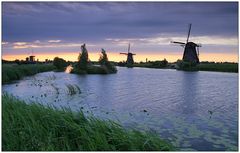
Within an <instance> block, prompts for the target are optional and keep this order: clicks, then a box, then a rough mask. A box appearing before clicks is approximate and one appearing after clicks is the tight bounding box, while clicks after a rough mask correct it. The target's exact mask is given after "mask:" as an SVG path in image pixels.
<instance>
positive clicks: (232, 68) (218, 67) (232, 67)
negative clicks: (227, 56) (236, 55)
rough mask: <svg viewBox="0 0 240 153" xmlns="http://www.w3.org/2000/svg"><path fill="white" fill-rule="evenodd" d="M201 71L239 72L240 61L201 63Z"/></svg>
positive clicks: (199, 68) (199, 67)
mask: <svg viewBox="0 0 240 153" xmlns="http://www.w3.org/2000/svg"><path fill="white" fill-rule="evenodd" d="M197 68H198V70H199V71H218V72H235V73H238V63H200V64H199V65H198V66H197Z"/></svg>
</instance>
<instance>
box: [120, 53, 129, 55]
mask: <svg viewBox="0 0 240 153" xmlns="http://www.w3.org/2000/svg"><path fill="white" fill-rule="evenodd" d="M120 54H124V55H127V54H128V53H120Z"/></svg>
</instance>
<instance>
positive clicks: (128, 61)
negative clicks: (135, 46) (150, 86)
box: [120, 43, 136, 67]
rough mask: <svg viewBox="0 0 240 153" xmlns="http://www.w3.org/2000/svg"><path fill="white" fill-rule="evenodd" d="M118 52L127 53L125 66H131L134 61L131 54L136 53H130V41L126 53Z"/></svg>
mask: <svg viewBox="0 0 240 153" xmlns="http://www.w3.org/2000/svg"><path fill="white" fill-rule="evenodd" d="M120 54H124V55H127V61H126V63H127V66H128V67H132V65H133V63H134V61H133V55H136V54H133V53H130V43H129V44H128V52H127V53H120Z"/></svg>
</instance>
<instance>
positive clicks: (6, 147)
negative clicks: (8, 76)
mask: <svg viewBox="0 0 240 153" xmlns="http://www.w3.org/2000/svg"><path fill="white" fill-rule="evenodd" d="M2 107H3V109H2V111H3V112H2V115H3V118H2V150H3V151H81V150H83V151H107V150H111V151H114V150H122V151H127V150H132V151H140V150H155V151H168V150H173V149H174V148H173V147H172V145H170V144H168V143H167V142H165V141H163V140H161V139H160V138H159V137H158V136H156V135H154V134H149V133H143V132H139V131H135V130H126V129H124V128H122V127H121V126H120V125H118V124H117V123H114V122H111V121H101V120H98V119H96V118H94V117H85V116H84V114H83V113H82V112H78V113H74V112H71V111H70V110H67V109H65V110H55V109H53V108H50V107H48V108H46V107H43V106H41V105H39V104H34V103H32V104H30V105H27V104H25V103H24V102H23V101H20V100H17V99H15V98H13V97H10V96H8V95H3V96H2Z"/></svg>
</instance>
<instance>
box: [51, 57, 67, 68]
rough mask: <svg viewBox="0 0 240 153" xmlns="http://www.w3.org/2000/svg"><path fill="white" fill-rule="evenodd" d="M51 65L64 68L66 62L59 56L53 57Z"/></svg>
mask: <svg viewBox="0 0 240 153" xmlns="http://www.w3.org/2000/svg"><path fill="white" fill-rule="evenodd" d="M53 65H54V66H56V68H57V69H58V70H64V68H65V67H66V66H67V62H66V61H65V60H64V59H62V58H59V57H55V58H54V60H53Z"/></svg>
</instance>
